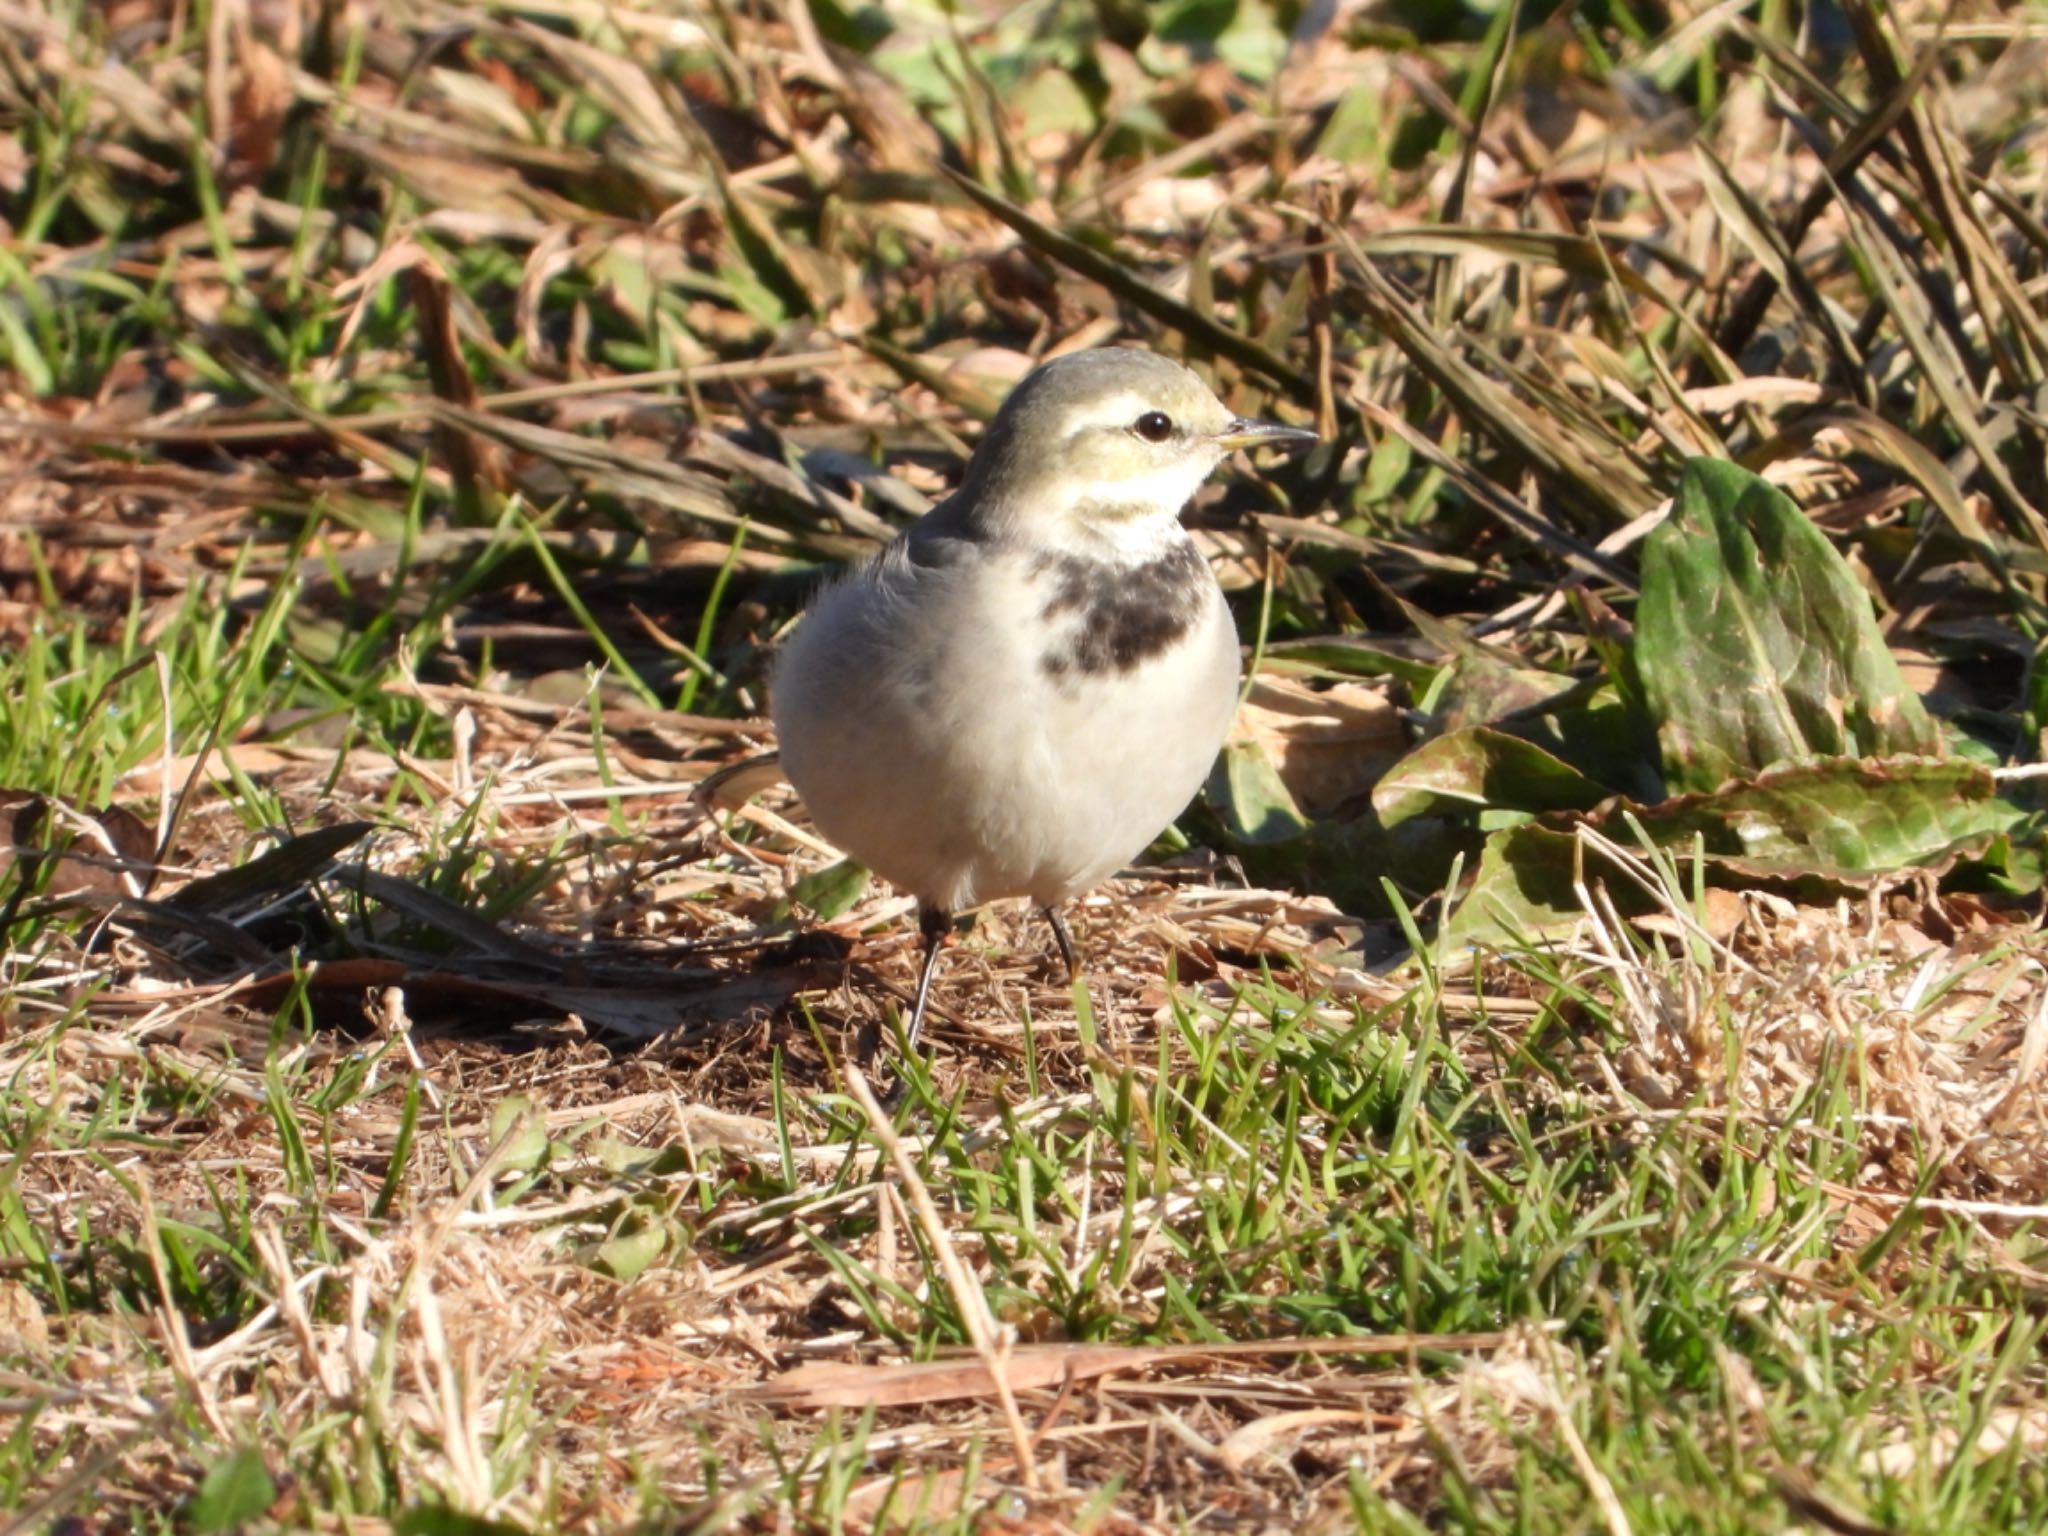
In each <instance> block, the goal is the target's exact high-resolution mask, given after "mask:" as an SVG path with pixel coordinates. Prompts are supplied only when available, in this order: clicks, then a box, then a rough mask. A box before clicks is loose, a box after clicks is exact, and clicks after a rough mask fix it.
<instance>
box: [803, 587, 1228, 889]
mask: <svg viewBox="0 0 2048 1536" xmlns="http://www.w3.org/2000/svg"><path fill="white" fill-rule="evenodd" d="M1025 558H1026V557H1025V556H1023V555H1018V554H1006V555H998V556H995V557H993V558H992V559H991V560H989V561H987V562H978V563H975V564H973V565H971V566H968V567H965V568H962V569H956V570H946V571H943V572H939V573H936V574H934V573H931V572H924V573H917V572H911V571H909V569H908V567H902V566H899V569H900V570H902V571H903V572H905V573H906V580H907V582H908V583H909V585H910V586H914V587H915V591H914V592H912V591H910V590H909V587H908V586H907V587H906V588H905V590H904V591H903V592H896V591H893V590H892V587H891V585H889V584H878V583H876V582H874V581H871V580H864V579H862V578H855V579H854V580H852V581H849V582H846V583H843V584H841V585H840V586H838V587H836V588H834V589H832V590H831V591H829V592H827V593H826V594H825V596H824V598H823V599H821V601H820V602H819V604H818V606H817V607H816V608H815V609H814V610H813V612H812V613H810V614H809V615H808V616H806V618H805V619H804V620H803V622H802V623H801V624H800V625H799V626H798V628H797V631H796V633H795V634H794V635H793V636H792V638H791V640H790V642H789V645H788V647H787V649H786V651H785V654H784V657H783V660H782V663H781V666H780V668H779V669H778V672H777V675H776V681H775V721H776V729H777V733H778V736H779V738H780V743H781V750H782V762H783V768H784V771H785V772H786V773H787V774H788V776H789V779H790V782H791V783H792V784H794V785H795V786H796V789H797V792H798V793H799V794H800V795H802V797H803V799H804V803H805V805H806V806H807V807H808V808H809V809H810V812H811V816H812V818H813V820H814V821H815V822H816V823H817V826H818V829H819V830H820V831H821V832H822V833H823V834H824V835H825V836H826V837H827V838H829V839H830V840H831V841H832V842H833V843H835V844H837V845H838V846H839V847H841V848H843V849H845V850H846V852H848V853H849V854H851V855H852V856H853V857H854V858H856V859H858V860H860V861H861V862H862V863H863V864H865V865H867V866H868V867H869V868H870V869H872V870H874V871H875V872H876V873H877V874H879V875H881V876H882V877H883V878H885V879H887V880H888V881H890V882H891V883H892V884H894V885H896V886H898V887H899V888H901V889H903V890H906V891H909V892H912V893H913V894H915V895H916V896H917V897H918V898H919V899H920V900H921V901H923V902H924V903H926V904H927V905H930V906H935V907H939V908H942V909H944V910H947V911H957V910H960V909H962V908H965V907H970V906H974V905H976V904H978V903H980V902H984V901H994V900H999V899H1001V898H1004V897H1010V896H1028V897H1030V898H1031V900H1033V901H1034V902H1037V903H1040V904H1041V905H1052V904H1055V903H1057V902H1061V901H1064V900H1066V899H1067V898H1068V897H1070V896H1073V895H1075V894H1077V893H1079V892H1081V891H1084V890H1087V889H1088V888H1089V887H1090V886H1092V885H1095V884H1097V883H1098V882H1099V881H1101V880H1102V879H1104V878H1105V877H1106V876H1108V875H1110V874H1112V873H1114V872H1115V871H1116V870H1117V869H1119V868H1121V867H1122V866H1123V865H1124V864H1126V863H1128V862H1129V861H1130V860H1131V859H1132V858H1133V857H1134V856H1135V855H1137V854H1138V853H1140V852H1142V851H1143V850H1144V848H1145V847H1146V845H1147V844H1149V843H1150V842H1151V841H1152V839H1153V838H1155V837H1157V836H1158V835H1159V833H1160V832H1161V831H1162V830H1164V828H1165V827H1166V826H1167V824H1168V823H1170V822H1171V821H1172V820H1173V818H1174V817H1175V816H1177V815H1179V814H1180V812H1181V811H1182V810H1183V809H1184V808H1185V807H1186V806H1187V803H1188V802H1189V801H1190V800H1191V799H1193V798H1194V795H1195V792H1196V791H1197V790H1198V789H1199V788H1200V787H1201V784H1202V780H1203V778H1204V777H1205V776H1206V775H1207V773H1208V771H1209V769H1210V767H1211V765H1212V764H1213V763H1214V761H1215V758H1216V753H1217V751H1218V750H1219V749H1220V748H1221V746H1222V744H1223V738H1224V735H1225V733H1226V731H1227V730H1228V729H1229V724H1230V717H1231V714H1232V711H1233V710H1234V708H1235V706H1236V699H1237V687H1238V648H1237V636H1236V632H1235V629H1234V627H1233V625H1232V623H1231V619H1230V613H1229V609H1228V608H1227V607H1226V606H1225V604H1224V602H1223V595H1222V593H1221V592H1220V591H1216V590H1215V589H1214V588H1213V587H1211V588H1210V589H1209V591H1208V593H1207V595H1206V600H1205V603H1204V606H1203V608H1202V612H1201V617H1200V618H1199V619H1198V620H1197V622H1196V623H1195V625H1194V626H1193V628H1191V629H1190V630H1189V631H1188V632H1187V633H1186V634H1185V635H1184V636H1183V637H1182V638H1181V639H1180V640H1179V641H1178V642H1177V643H1175V644H1173V645H1171V646H1169V647H1168V648H1166V649H1164V650H1162V651H1161V652H1160V653H1159V654H1157V655H1155V656H1152V657H1150V658H1148V659H1146V660H1144V661H1141V662H1139V663H1138V664H1137V665H1136V666H1135V667H1134V668H1132V669H1131V670H1128V671H1118V670H1105V671H1097V672H1088V673H1079V674H1075V673H1071V672H1070V673H1068V674H1066V675H1062V676H1053V675H1050V674H1049V673H1048V672H1047V670H1046V668H1045V666H1044V665H1043V661H1044V656H1045V653H1046V649H1047V643H1048V631H1047V626H1046V624H1045V621H1044V620H1043V618H1042V617H1041V614H1040V611H1039V608H1040V599H1039V596H1038V595H1037V594H1035V593H1034V591H1033V589H1032V588H1031V587H1030V586H1029V584H1028V583H1026V582H1025V581H1024V580H1022V579H1021V572H1022V567H1023V562H1024V560H1025ZM885 569H887V568H886V567H885Z"/></svg>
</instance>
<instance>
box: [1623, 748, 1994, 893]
mask: <svg viewBox="0 0 2048 1536" xmlns="http://www.w3.org/2000/svg"><path fill="white" fill-rule="evenodd" d="M1635 814H1636V815H1637V817H1638V818H1639V819H1640V820H1641V822H1642V825H1643V827H1644V829H1645V830H1646V831H1647V832H1648V833H1649V834H1650V836H1651V837H1652V838H1654V839H1655V840H1656V841H1658V842H1660V843H1665V844H1672V843H1685V842H1690V841H1691V840H1692V837H1693V835H1694V834H1695V833H1698V834H1699V836H1700V837H1701V839H1702V842H1703V844H1704V846H1705V848H1706V851H1707V853H1708V854H1709V855H1714V856H1718V857H1719V858H1721V859H1723V860H1725V861H1727V862H1728V864H1729V865H1730V867H1739V868H1741V869H1743V870H1747V871H1752V872H1755V873H1761V874H1783V875H1817V876H1821V877H1824V878H1833V879H1844V880H1851V881H1854V880H1858V879H1862V878H1867V877H1869V876H1872V875H1881V874H1888V873H1890V872H1892V871H1894V870H1901V869H1914V868H1928V867H1946V866H1947V865H1948V864H1949V863H1952V862H1953V861H1954V860H1955V859H1956V858H1958V857H1960V856H1962V855H1963V854H1965V853H1972V852H1977V851H1981V850H1983V849H1984V848H1987V847H1989V846H1990V843H1991V840H1992V839H1993V838H1994V837H1995V836H1996V835H1997V834H1999V833H2002V832H2005V831H2008V830H2009V829H2011V828H2013V827H2015V826H2017V825H2018V824H2019V823H2020V822H2021V821H2023V820H2025V819H2026V816H2027V812H2026V811H2024V810H2023V809H2022V808H2021V807H2019V806H2017V805H2015V804H2014V803H2013V802H2012V801H2010V800H2007V799H2005V798H2004V797H2003V796H2001V795H2000V794H1999V793H1998V784H1997V781H1996V780H1994V779H1993V778H1992V777H1991V774H1990V772H1989V771H1988V770H1986V769H1984V768H1981V767H1979V766H1978V765H1976V764H1975V763H1964V762H1957V761H1954V760H1947V759H1937V758H1924V757H1905V758H1889V759H1871V758H1830V759H1824V760H1822V761H1818V762H1810V763H1800V764H1796V765H1793V766H1790V767H1785V768H1777V769H1773V770H1771V771H1770V772H1768V773H1764V774H1760V775H1758V776H1757V777H1756V778H1755V779H1753V780H1744V781H1738V782H1736V783H1732V784H1730V785H1728V786H1727V787H1726V788H1725V789H1723V790H1721V791H1719V792H1717V793H1714V794H1709V795H1700V796H1684V797H1681V798H1679V799H1675V800H1670V801H1666V802H1665V803H1664V804H1663V805H1659V806H1651V807H1649V808H1647V809H1643V810H1638V811H1637V812H1636V813H1635Z"/></svg>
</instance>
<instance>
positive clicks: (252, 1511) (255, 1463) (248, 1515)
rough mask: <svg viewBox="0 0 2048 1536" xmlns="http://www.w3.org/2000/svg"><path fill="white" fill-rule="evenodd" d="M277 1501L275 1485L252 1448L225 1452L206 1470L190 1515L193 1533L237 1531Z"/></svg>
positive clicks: (260, 1458) (193, 1498)
mask: <svg viewBox="0 0 2048 1536" xmlns="http://www.w3.org/2000/svg"><path fill="white" fill-rule="evenodd" d="M276 1500H277V1484H276V1483H275V1482H274V1481H272V1480H271V1476H270V1470H269V1468H267V1467H265V1466H264V1465H263V1453H262V1452H261V1451H259V1450H257V1449H256V1447H254V1446H253V1445H244V1446H241V1447H239V1448H237V1449H235V1450H232V1451H230V1452H228V1454H227V1455H225V1456H223V1457H222V1458H221V1459H220V1460H219V1461H216V1462H215V1463H214V1464H213V1465H212V1466H211V1467H208V1468H207V1469H206V1476H205V1477H204V1478H202V1479H201V1480H200V1483H199V1492H198V1493H196V1494H194V1495H193V1497H192V1507H191V1510H190V1513H189V1518H190V1522H191V1527H192V1529H193V1530H195V1531H233V1530H239V1529H240V1528H241V1527H242V1526H245V1525H247V1524H248V1523H249V1522H250V1521H252V1520H255V1519H258V1518H260V1517H261V1516H262V1514H263V1512H264V1511H265V1510H267V1509H269V1508H270V1506H271V1505H272V1504H273V1503H275V1502H276Z"/></svg>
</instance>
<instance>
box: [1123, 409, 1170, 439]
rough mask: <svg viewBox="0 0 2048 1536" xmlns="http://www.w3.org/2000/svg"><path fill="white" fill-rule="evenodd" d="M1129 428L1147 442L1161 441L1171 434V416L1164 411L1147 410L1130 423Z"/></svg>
mask: <svg viewBox="0 0 2048 1536" xmlns="http://www.w3.org/2000/svg"><path fill="white" fill-rule="evenodd" d="M1131 430H1132V431H1133V432H1135V433H1137V434H1138V436H1140V437H1142V438H1143V439H1145V441H1146V442H1148V443H1163V442H1165V441H1166V440H1167V439H1168V438H1169V437H1171V436H1173V418H1172V417H1171V416H1169V415H1167V414H1166V412H1164V411H1147V412H1146V413H1145V414H1144V415H1142V416H1140V417H1139V418H1138V419H1137V420H1136V421H1134V422H1132V423H1131Z"/></svg>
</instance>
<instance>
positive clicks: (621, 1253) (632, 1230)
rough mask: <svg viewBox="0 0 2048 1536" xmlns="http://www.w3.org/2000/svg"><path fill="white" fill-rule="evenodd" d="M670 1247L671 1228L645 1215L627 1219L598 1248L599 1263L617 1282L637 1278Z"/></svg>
mask: <svg viewBox="0 0 2048 1536" xmlns="http://www.w3.org/2000/svg"><path fill="white" fill-rule="evenodd" d="M667 1246H668V1228H667V1227H666V1226H665V1225H664V1224H663V1223H662V1222H660V1221H654V1220H649V1219H648V1218H647V1217H646V1216H644V1215H633V1216H628V1217H627V1218H626V1220H625V1221H624V1222H623V1223H622V1224H621V1225H620V1227H619V1229H618V1230H617V1231H616V1232H614V1233H613V1234H612V1235H611V1236H610V1237H608V1238H606V1239H605V1240H604V1241H603V1242H602V1243H600V1244H599V1245H598V1249H597V1262H598V1263H599V1265H601V1266H602V1267H603V1269H604V1271H605V1272H606V1273H607V1274H609V1275H610V1276H611V1277H612V1278H613V1279H614V1280H620V1281H626V1280H634V1279H637V1278H638V1277H639V1276H640V1274H641V1272H642V1271H644V1270H645V1269H646V1268H647V1266H648V1265H650V1264H652V1263H653V1262H654V1261H655V1260H656V1259H658V1258H660V1257H661V1253H662V1250H663V1249H664V1248H666V1247H667Z"/></svg>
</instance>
